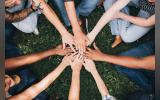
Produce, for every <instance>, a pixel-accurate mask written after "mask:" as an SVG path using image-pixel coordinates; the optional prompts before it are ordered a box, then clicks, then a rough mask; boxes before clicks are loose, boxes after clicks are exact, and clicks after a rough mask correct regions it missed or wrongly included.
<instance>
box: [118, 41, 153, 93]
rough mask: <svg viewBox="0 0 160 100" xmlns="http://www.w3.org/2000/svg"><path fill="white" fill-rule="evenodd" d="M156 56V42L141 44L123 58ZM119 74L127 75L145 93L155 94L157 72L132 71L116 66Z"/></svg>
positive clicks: (124, 54) (127, 52) (125, 53)
mask: <svg viewBox="0 0 160 100" xmlns="http://www.w3.org/2000/svg"><path fill="white" fill-rule="evenodd" d="M154 54H155V47H154V42H148V43H145V44H141V45H139V46H138V47H136V48H133V49H131V50H128V51H126V52H123V53H121V54H120V55H122V56H131V57H145V56H149V55H154ZM116 68H117V70H118V72H120V73H122V74H125V75H126V76H127V77H128V78H129V79H130V80H131V81H133V82H135V83H136V84H137V85H139V86H140V87H141V88H143V89H144V90H145V92H152V93H153V92H154V81H155V76H154V75H155V72H154V71H149V70H144V69H130V68H125V67H123V66H116Z"/></svg>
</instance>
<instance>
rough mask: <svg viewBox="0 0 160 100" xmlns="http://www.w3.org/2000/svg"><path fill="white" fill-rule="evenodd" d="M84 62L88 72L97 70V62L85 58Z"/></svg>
mask: <svg viewBox="0 0 160 100" xmlns="http://www.w3.org/2000/svg"><path fill="white" fill-rule="evenodd" d="M82 64H83V65H84V67H85V69H86V70H87V71H88V72H93V71H95V70H96V66H95V63H94V62H93V61H92V60H90V59H84V62H83V63H82Z"/></svg>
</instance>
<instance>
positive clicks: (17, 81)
mask: <svg viewBox="0 0 160 100" xmlns="http://www.w3.org/2000/svg"><path fill="white" fill-rule="evenodd" d="M12 78H13V80H14V82H15V84H19V83H20V82H21V78H20V77H19V76H18V75H13V76H12Z"/></svg>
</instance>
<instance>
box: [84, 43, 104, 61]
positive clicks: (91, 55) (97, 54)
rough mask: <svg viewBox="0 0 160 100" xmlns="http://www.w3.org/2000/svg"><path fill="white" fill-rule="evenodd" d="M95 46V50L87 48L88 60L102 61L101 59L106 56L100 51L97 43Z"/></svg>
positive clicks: (86, 55)
mask: <svg viewBox="0 0 160 100" xmlns="http://www.w3.org/2000/svg"><path fill="white" fill-rule="evenodd" d="M93 46H94V49H95V50H92V49H90V48H87V50H88V51H86V52H85V57H86V58H87V59H92V60H96V61H100V60H101V58H103V56H104V54H103V53H102V52H101V51H100V49H99V48H98V47H97V46H96V44H95V43H94V44H93Z"/></svg>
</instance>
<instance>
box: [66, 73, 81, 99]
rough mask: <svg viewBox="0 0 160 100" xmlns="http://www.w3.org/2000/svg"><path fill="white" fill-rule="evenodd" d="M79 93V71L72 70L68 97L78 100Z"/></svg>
mask: <svg viewBox="0 0 160 100" xmlns="http://www.w3.org/2000/svg"><path fill="white" fill-rule="evenodd" d="M79 95H80V71H73V72H72V82H71V87H70V91H69V97H68V99H69V100H79Z"/></svg>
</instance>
